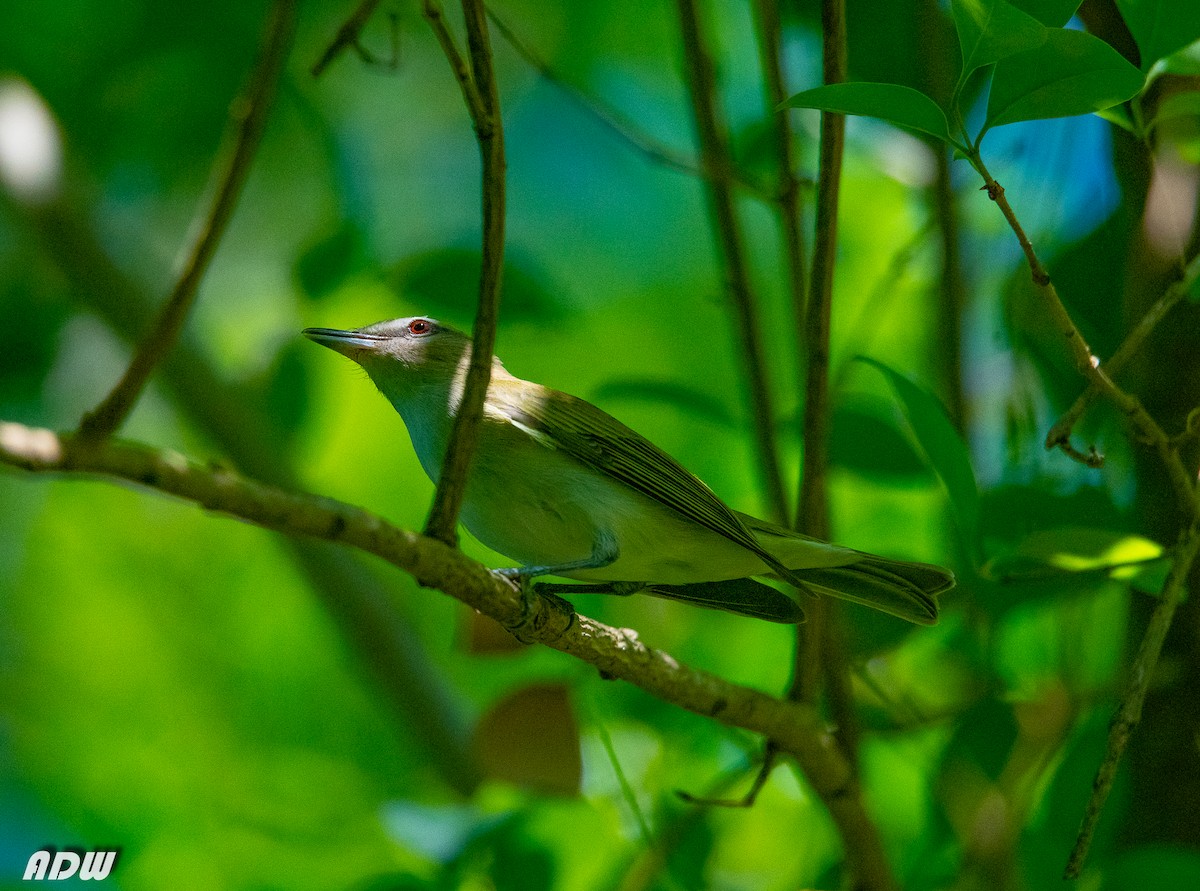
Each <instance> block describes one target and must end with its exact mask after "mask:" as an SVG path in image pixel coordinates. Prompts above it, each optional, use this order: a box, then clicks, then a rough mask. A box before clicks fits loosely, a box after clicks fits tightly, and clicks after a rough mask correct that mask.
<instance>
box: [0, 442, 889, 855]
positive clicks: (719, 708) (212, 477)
mask: <svg viewBox="0 0 1200 891" xmlns="http://www.w3.org/2000/svg"><path fill="white" fill-rule="evenodd" d="M0 465H8V466H9V467H13V468H19V469H20V470H24V471H28V472H31V473H48V474H56V475H57V474H66V475H69V476H72V477H77V478H79V477H100V478H104V479H109V480H118V481H126V482H130V483H133V484H135V485H137V486H139V487H143V488H146V489H150V490H153V491H157V492H161V493H164V494H168V495H173V496H175V497H177V498H181V499H184V500H186V501H191V502H194V503H195V504H198V505H200V506H201V507H204V508H205V509H207V510H210V511H215V512H218V513H222V514H226V515H228V516H232V517H236V518H238V519H242V520H246V521H248V522H251V523H255V524H257V525H259V526H263V527H265V528H267V529H272V530H274V531H277V532H281V533H284V534H287V535H296V536H307V537H311V538H317V539H324V540H326V541H331V542H335V543H337V544H340V545H343V546H347V547H351V548H356V549H358V550H360V551H364V552H366V553H369V554H373V555H375V556H377V557H379V558H381V559H383V560H385V561H387V562H388V563H391V564H392V565H394V566H396V567H399V568H400V569H403V570H404V571H406V572H408V573H410V574H411V575H412V576H413V577H414V578H416V580H417V581H418V582H419V583H420V584H421V585H423V586H425V587H432V588H437V589H439V590H442V591H444V592H446V593H448V594H450V595H451V596H453V597H455V598H457V599H458V600H461V601H462V602H463V603H465V604H467V605H468V606H470V607H472V608H474V609H477V610H479V611H480V612H483V613H485V614H487V615H489V616H491V617H492V618H494V619H496V620H497V621H499V622H500V623H501V624H503V625H505V626H506V627H508V628H510V629H512V630H513V631H514V632H515V633H517V634H518V635H520V636H521V637H522V639H524V640H527V641H530V642H539V643H544V644H546V645H547V646H550V647H552V648H554V649H556V650H559V651H561V652H564V653H567V654H569V655H571V656H574V657H576V658H577V659H580V660H582V661H584V662H587V663H588V664H590V665H592V666H594V667H595V668H596V669H598V670H599V671H600V672H601V673H603V674H604V675H605V676H607V677H613V678H619V679H622V680H625V681H628V682H630V683H632V684H634V685H636V686H638V687H639V688H641V689H642V690H645V691H646V692H648V693H650V694H651V695H653V696H656V697H658V698H659V699H662V700H664V701H666V702H669V703H672V704H674V705H677V706H679V707H680V708H684V709H687V710H688V711H692V712H695V713H696V714H699V715H703V716H705V717H709V718H714V719H716V720H718V721H720V722H721V723H723V724H726V725H728V726H731V727H741V728H743V729H745V730H749V731H751V732H754V733H759V734H762V735H764V736H767V737H768V738H770V739H772V740H774V742H775V743H776V745H777V746H778V747H779V748H780V749H781V750H782V751H784V752H786V753H788V754H790V755H792V756H794V757H795V758H796V759H797V761H798V762H799V763H800V765H801V767H802V768H803V770H804V772H805V775H806V776H807V777H808V779H809V782H810V783H811V784H812V786H813V788H814V790H815V791H816V792H817V793H818V794H819V795H820V796H821V798H822V799H823V800H824V801H825V803H826V805H827V806H828V808H829V810H830V813H831V814H832V815H833V818H834V820H835V821H836V822H837V823H838V825H839V827H841V828H842V831H843V836H844V837H845V838H847V839H856V840H859V839H863V838H871V837H873V835H872V834H873V833H874V831H875V830H874V826H873V825H872V824H871V822H870V819H869V818H868V816H867V814H866V812H865V811H864V809H863V805H862V800H861V798H860V796H859V794H858V788H857V784H856V783H855V781H854V779H853V777H852V774H851V772H850V770H849V766H848V765H847V763H846V761H845V759H844V758H843V757H842V756H841V754H840V752H839V751H838V748H837V746H836V745H835V744H834V742H833V740H832V739H831V737H830V736H829V734H828V733H827V732H826V730H825V727H824V724H823V722H822V720H821V718H820V716H819V715H818V713H817V712H816V710H815V709H813V708H810V707H808V706H805V705H802V704H799V703H794V702H787V701H784V700H779V699H775V698H773V697H771V696H768V695H766V694H765V693H761V692H759V691H757V690H753V689H751V688H749V687H744V686H741V685H738V684H732V683H729V682H728V681H725V680H722V679H721V678H719V677H716V676H715V675H712V674H709V673H707V672H704V671H700V670H698V669H694V668H691V667H689V666H687V665H684V664H682V663H680V662H678V661H677V660H676V659H674V658H672V657H671V656H670V655H668V654H667V653H664V652H662V651H660V650H656V649H653V648H651V647H648V646H646V645H645V644H643V643H642V642H641V641H640V640H639V639H638V636H637V634H636V633H635V632H633V631H632V630H629V629H619V628H612V627H610V626H608V625H604V624H602V623H600V622H596V621H595V620H593V619H590V618H587V617H586V616H580V615H577V614H576V613H575V612H574V611H573V610H572V609H571V607H570V605H569V604H567V603H566V602H565V601H563V600H561V599H559V598H557V597H549V598H548V597H539V598H537V599H536V601H535V605H534V607H533V609H532V610H526V608H525V606H524V604H523V601H522V597H521V595H520V593H519V592H518V591H517V590H516V589H515V588H513V587H512V586H511V585H510V584H509V583H508V582H506V581H505V580H503V579H502V578H500V577H499V576H497V575H495V574H494V573H492V572H490V571H489V570H488V569H487V568H486V567H484V566H482V565H480V564H478V563H476V562H475V561H473V560H471V559H469V558H468V557H466V556H464V555H463V554H462V553H460V552H459V551H457V550H456V549H454V548H451V547H448V546H447V545H445V544H443V543H442V542H440V541H437V540H436V539H432V538H428V537H425V536H421V535H417V534H416V533H413V532H408V531H405V530H403V529H399V528H397V527H395V526H392V525H391V524H389V523H388V522H387V521H385V520H383V519H381V518H380V517H378V516H376V515H375V514H372V513H370V512H368V511H365V510H363V509H361V508H357V507H353V506H351V505H347V504H343V503H341V502H338V501H334V500H333V499H329V498H322V497H318V496H315V495H307V494H301V493H296V492H291V491H287V490H284V489H280V488H276V487H273V486H268V485H265V484H263V483H259V482H255V481H253V480H250V479H247V478H245V477H241V476H239V475H238V474H236V473H234V472H232V471H229V470H226V469H223V468H221V467H219V466H213V465H211V464H203V463H200V462H197V461H193V460H190V459H188V458H185V457H184V456H183V455H180V454H178V453H175V452H169V451H158V450H155V449H153V448H150V447H148V446H145V445H141V444H136V443H131V442H126V441H121V440H115V439H109V440H104V441H95V440H87V439H83V438H80V437H79V436H77V435H71V434H61V435H60V434H56V433H54V432H52V431H50V430H44V429H38V428H32V427H27V426H25V425H23V424H13V423H3V422H0ZM875 842H876V843H877V842H878V838H877V837H875ZM848 856H852V857H853V856H857V855H856V854H854V853H852V854H850V855H848Z"/></svg>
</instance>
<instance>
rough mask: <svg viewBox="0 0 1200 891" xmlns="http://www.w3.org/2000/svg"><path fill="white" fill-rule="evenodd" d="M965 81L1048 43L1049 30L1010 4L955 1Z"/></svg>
mask: <svg viewBox="0 0 1200 891" xmlns="http://www.w3.org/2000/svg"><path fill="white" fill-rule="evenodd" d="M950 9H951V11H952V12H953V13H954V26H955V28H957V30H958V42H959V46H960V47H961V49H962V56H963V67H962V74H961V75H960V77H959V81H960V83H961V82H963V81H965V80H966V79H967V77H968V76H970V74H971V72H973V71H975V70H976V69H978V68H982V67H983V66H984V65H991V64H992V63H993V62H998V61H1000V60H1001V59H1004V58H1006V57H1008V56H1011V55H1013V54H1014V53H1020V52H1024V51H1025V50H1030V49H1033V48H1034V47H1036V46H1041V45H1042V44H1043V43H1045V42H1046V28H1045V26H1044V25H1042V23H1041V22H1039V21H1038V20H1037V19H1035V18H1033V17H1032V16H1030V15H1027V14H1025V13H1024V12H1022V11H1021V10H1020V9H1017V8H1016V7H1015V6H1013V5H1012V4H1010V3H1009V2H1008V0H951V3H950Z"/></svg>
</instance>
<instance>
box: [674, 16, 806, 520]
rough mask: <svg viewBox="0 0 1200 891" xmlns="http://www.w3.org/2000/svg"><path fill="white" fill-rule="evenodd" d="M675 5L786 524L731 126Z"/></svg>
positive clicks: (699, 44)
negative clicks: (739, 208) (735, 193)
mask: <svg viewBox="0 0 1200 891" xmlns="http://www.w3.org/2000/svg"><path fill="white" fill-rule="evenodd" d="M677 6H678V9H679V23H680V31H681V32H682V36H683V56H684V71H685V74H686V78H687V84H688V91H689V93H690V94H691V97H692V115H693V118H694V121H695V126H696V138H697V141H698V142H699V144H700V159H701V163H702V165H703V167H704V171H705V179H706V182H707V187H708V189H707V191H708V203H709V207H710V208H711V211H712V215H713V218H714V219H715V222H716V232H715V233H714V234H715V235H716V237H717V247H718V251H719V257H720V263H721V266H722V267H723V270H722V271H723V273H724V277H725V280H726V286H727V288H728V290H729V297H730V301H731V303H732V307H733V311H734V317H735V321H736V328H737V333H738V336H739V338H740V340H741V348H742V362H743V365H744V367H745V372H746V383H747V386H748V389H749V391H750V392H749V396H750V402H751V405H752V407H753V414H754V419H753V420H754V436H755V441H756V443H757V446H758V468H759V473H760V475H761V476H762V481H763V485H764V487H765V490H766V494H767V499H768V503H769V504H770V509H771V513H772V514H773V515H774V517H775V518H776V519H777V520H779V521H781V522H783V521H785V520H786V518H787V516H788V513H789V511H788V506H787V496H786V495H785V494H784V490H783V475H782V472H781V469H780V464H779V452H778V449H777V448H776V445H775V429H774V420H773V419H774V414H775V411H774V405H773V400H772V398H771V387H770V379H769V376H768V374H767V362H766V355H765V352H764V349H763V343H762V331H761V327H762V323H761V321H760V320H759V309H758V303H757V301H756V299H755V295H754V291H753V288H752V287H751V284H750V269H749V265H748V262H747V257H746V248H745V238H744V235H743V232H742V226H741V222H740V221H739V219H738V216H737V210H736V208H735V207H734V200H733V198H734V196H733V172H732V171H733V159H732V158H731V157H730V153H729V133H728V127H727V126H726V123H725V120H724V117H723V116H722V115H721V113H720V111H719V109H718V107H717V100H716V75H715V73H714V70H713V60H712V56H711V54H710V53H709V49H708V39H707V36H706V35H705V33H704V29H703V27H702V25H701V22H700V16H699V13H698V11H697V9H696V0H677Z"/></svg>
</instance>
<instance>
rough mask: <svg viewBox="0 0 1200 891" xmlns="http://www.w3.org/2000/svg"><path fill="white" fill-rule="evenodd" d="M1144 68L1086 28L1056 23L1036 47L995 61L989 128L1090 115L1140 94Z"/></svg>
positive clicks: (987, 121) (988, 116)
mask: <svg viewBox="0 0 1200 891" xmlns="http://www.w3.org/2000/svg"><path fill="white" fill-rule="evenodd" d="M1143 81H1144V78H1143V76H1142V73H1141V72H1140V71H1138V70H1137V69H1136V68H1134V67H1133V66H1132V65H1130V64H1129V63H1128V62H1126V61H1125V60H1124V59H1123V58H1121V55H1120V53H1118V52H1117V51H1116V50H1115V49H1113V48H1112V47H1111V46H1109V45H1108V44H1107V43H1105V42H1104V41H1103V40H1100V39H1099V38H1097V37H1093V36H1092V35H1091V34H1087V33H1085V32H1083V31H1069V30H1065V29H1061V28H1051V29H1050V30H1049V31H1048V32H1047V39H1046V42H1045V43H1044V44H1042V45H1041V46H1040V47H1038V48H1037V49H1033V50H1029V51H1027V52H1023V53H1018V54H1017V55H1015V56H1010V57H1008V58H1007V59H1004V60H1003V61H1001V62H998V63H997V64H996V68H995V72H994V73H993V76H992V92H991V95H990V97H989V99H988V110H987V120H986V123H985V127H984V129H985V130H986V129H988V128H991V127H998V126H1000V125H1002V124H1012V123H1015V122H1017V121H1032V120H1039V119H1042V118H1061V117H1070V116H1072V115H1079V114H1090V113H1091V112H1094V111H1099V110H1101V109H1104V108H1109V107H1111V106H1113V105H1117V104H1119V103H1121V102H1124V101H1125V100H1126V99H1129V98H1131V97H1132V96H1135V95H1136V94H1137V93H1138V91H1139V90H1141V88H1142V84H1143Z"/></svg>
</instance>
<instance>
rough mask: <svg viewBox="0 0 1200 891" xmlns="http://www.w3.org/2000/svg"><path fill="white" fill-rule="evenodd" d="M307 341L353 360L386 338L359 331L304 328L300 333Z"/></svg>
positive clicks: (374, 347)
mask: <svg viewBox="0 0 1200 891" xmlns="http://www.w3.org/2000/svg"><path fill="white" fill-rule="evenodd" d="M301 333H302V334H303V335H304V336H305V337H307V338H308V339H309V340H312V341H315V342H316V343H319V344H320V345H321V346H327V347H329V348H330V349H331V350H335V351H337V352H339V353H341V354H342V355H343V356H346V357H347V358H350V359H353V358H354V356H355V353H358V352H361V351H362V350H367V351H371V350H374V349H376V348H377V347H378V346H379V345H380V344H381V343H382V342H383V341H385V340H386V339H387V338H386V337H382V336H380V335H378V334H364V333H363V332H361V331H342V330H340V329H338V328H305V329H304V331H302V332H301Z"/></svg>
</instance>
